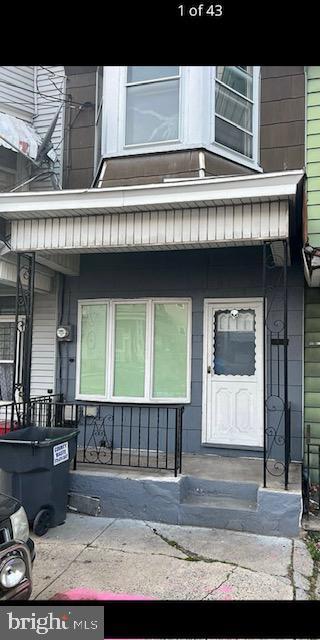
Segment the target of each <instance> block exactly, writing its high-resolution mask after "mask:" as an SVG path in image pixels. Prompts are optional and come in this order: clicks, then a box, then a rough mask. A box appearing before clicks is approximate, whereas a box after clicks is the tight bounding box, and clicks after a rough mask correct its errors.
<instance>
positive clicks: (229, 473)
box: [77, 453, 301, 491]
mask: <svg viewBox="0 0 320 640" xmlns="http://www.w3.org/2000/svg"><path fill="white" fill-rule="evenodd" d="M125 456H126V454H123V459H122V463H123V466H118V465H116V464H114V465H111V464H105V463H101V464H99V463H95V464H92V463H90V462H85V463H83V462H81V459H82V456H81V457H80V456H78V462H77V470H79V471H80V470H86V471H94V472H100V473H101V472H102V473H103V471H105V472H107V473H108V474H109V473H113V474H115V475H122V476H125V477H126V478H139V477H148V478H150V477H154V478H158V477H159V476H160V477H172V476H173V471H168V470H166V469H150V468H147V467H146V459H144V458H143V456H142V455H141V456H140V461H139V463H140V465H141V467H139V468H137V467H136V468H135V467H134V466H131V467H130V466H124V463H125V462H128V460H126V457H125ZM79 457H80V460H79ZM150 462H151V461H150ZM155 462H156V461H154V463H155ZM169 462H170V466H172V467H173V460H169ZM274 463H275V461H274V460H270V461H269V464H268V466H269V468H271V470H272V469H273V465H274ZM131 464H132V465H133V464H138V459H137V456H134V455H132V456H131ZM144 465H145V466H144ZM159 465H160V466H161V465H163V466H164V465H165V460H164V459H163V460H162V459H161V458H160V457H159ZM182 475H187V476H193V477H197V478H204V479H207V480H224V481H226V482H228V481H229V482H255V483H257V484H258V485H259V486H262V485H263V460H262V458H251V457H250V458H248V457H231V456H218V455H214V454H212V455H210V454H205V455H197V454H188V453H185V454H183V455H182ZM267 488H270V489H273V490H277V489H278V490H283V489H284V475H283V474H282V475H278V476H276V475H272V474H271V473H269V472H268V473H267ZM288 489H289V491H290V490H291V491H300V490H301V464H300V463H298V462H292V463H291V464H290V470H289V487H288Z"/></svg>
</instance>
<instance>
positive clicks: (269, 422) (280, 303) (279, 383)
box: [262, 240, 292, 489]
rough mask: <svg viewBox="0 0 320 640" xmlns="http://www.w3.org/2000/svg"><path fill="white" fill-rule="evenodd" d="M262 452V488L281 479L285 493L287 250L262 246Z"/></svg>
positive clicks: (288, 435)
mask: <svg viewBox="0 0 320 640" xmlns="http://www.w3.org/2000/svg"><path fill="white" fill-rule="evenodd" d="M262 270H263V296H264V366H265V376H264V377H265V390H264V416H265V417H264V447H263V449H264V451H263V485H264V487H266V486H267V485H268V481H269V480H270V478H271V477H278V478H279V479H280V477H283V480H284V487H285V489H288V485H289V469H290V462H291V438H292V437H291V407H290V402H289V398H288V347H289V336H288V278H287V275H288V274H287V271H288V246H287V241H286V240H283V241H279V242H277V243H272V242H266V243H264V245H263V265H262Z"/></svg>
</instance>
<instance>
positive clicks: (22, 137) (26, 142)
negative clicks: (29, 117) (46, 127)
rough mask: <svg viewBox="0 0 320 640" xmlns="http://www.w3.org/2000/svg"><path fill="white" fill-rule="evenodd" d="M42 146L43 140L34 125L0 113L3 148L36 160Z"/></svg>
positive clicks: (0, 140) (0, 141)
mask: <svg viewBox="0 0 320 640" xmlns="http://www.w3.org/2000/svg"><path fill="white" fill-rule="evenodd" d="M41 144H42V138H41V136H40V135H39V134H38V133H37V131H36V130H35V128H34V127H33V126H32V125H30V124H28V123H27V122H25V121H24V120H21V119H20V118H15V117H14V116H9V115H8V114H7V113H0V145H1V146H3V147H6V148H7V149H11V150H12V151H15V152H16V153H19V152H21V153H23V154H24V155H26V156H29V157H30V158H32V160H35V159H36V158H37V155H38V149H39V147H40V145H41ZM54 155H55V154H54ZM53 159H54V158H53Z"/></svg>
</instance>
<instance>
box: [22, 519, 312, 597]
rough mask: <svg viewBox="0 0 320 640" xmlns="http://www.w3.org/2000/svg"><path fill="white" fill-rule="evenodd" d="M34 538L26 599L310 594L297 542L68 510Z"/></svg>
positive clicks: (308, 568)
mask: <svg viewBox="0 0 320 640" xmlns="http://www.w3.org/2000/svg"><path fill="white" fill-rule="evenodd" d="M34 539H35V544H36V550H37V557H36V560H35V565H34V589H33V594H32V598H33V599H41V600H48V599H49V598H51V597H52V596H53V595H54V594H55V593H57V592H60V591H65V590H66V589H70V588H72V587H80V586H82V587H89V588H94V589H97V590H105V591H114V592H117V593H120V592H122V593H125V592H129V593H134V594H140V595H145V596H152V597H154V598H157V599H183V600H185V599H186V600H193V599H195V600H209V599H212V600H252V599H255V600H293V599H297V600H307V599H314V598H315V597H316V593H315V587H314V578H313V577H312V576H313V569H314V567H313V561H312V559H311V557H310V555H309V553H308V551H307V549H306V546H305V543H304V542H303V541H302V540H290V539H288V538H276V537H267V536H259V535H254V534H248V533H239V532H235V531H226V530H222V529H204V528H198V527H185V526H174V525H166V524H159V523H151V522H142V521H139V520H119V519H116V520H115V519H111V518H99V517H97V518H94V517H91V516H81V515H75V514H69V515H68V516H67V521H66V523H65V524H64V525H62V526H61V527H56V528H55V529H51V530H50V531H49V532H48V533H47V534H46V536H44V537H43V538H37V537H35V538H34Z"/></svg>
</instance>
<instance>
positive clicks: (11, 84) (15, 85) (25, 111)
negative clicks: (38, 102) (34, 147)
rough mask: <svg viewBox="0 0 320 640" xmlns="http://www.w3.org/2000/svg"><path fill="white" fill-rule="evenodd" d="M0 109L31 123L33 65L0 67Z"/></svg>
mask: <svg viewBox="0 0 320 640" xmlns="http://www.w3.org/2000/svg"><path fill="white" fill-rule="evenodd" d="M0 111H2V112H4V113H8V114H10V115H13V116H16V117H18V118H22V119H23V120H27V121H28V122H30V123H32V117H33V115H34V72H33V67H31V66H30V67H21V66H17V67H0Z"/></svg>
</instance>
